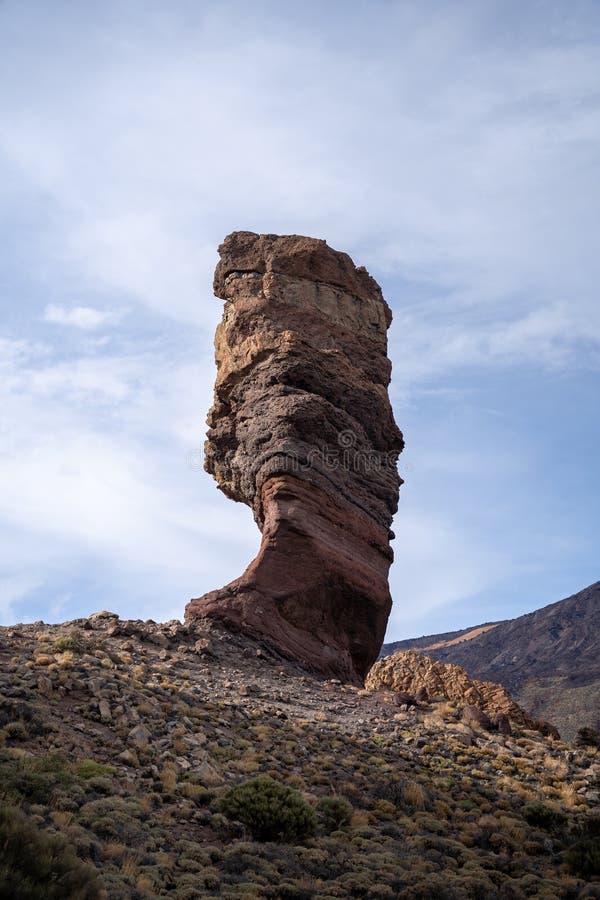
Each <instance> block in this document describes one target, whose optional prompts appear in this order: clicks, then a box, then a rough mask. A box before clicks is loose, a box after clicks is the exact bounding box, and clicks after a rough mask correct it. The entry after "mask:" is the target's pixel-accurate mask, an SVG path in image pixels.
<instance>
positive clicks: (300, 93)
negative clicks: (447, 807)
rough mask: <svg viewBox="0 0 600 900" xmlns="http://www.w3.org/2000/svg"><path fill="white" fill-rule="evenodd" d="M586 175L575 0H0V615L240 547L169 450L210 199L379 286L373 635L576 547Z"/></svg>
mask: <svg viewBox="0 0 600 900" xmlns="http://www.w3.org/2000/svg"><path fill="white" fill-rule="evenodd" d="M599 208H600V5H599V4H598V3H597V2H578V0H572V2H570V3H568V4H567V3H563V2H550V0H530V2H529V3H526V4H522V3H512V2H510V0H503V2H495V0H486V2H484V3H482V2H480V0H477V2H460V0H457V2H442V0H440V2H433V0H431V2H430V0H420V2H409V0H406V2H398V0H369V2H361V0H353V2H352V3H348V2H341V0H330V2H328V3H322V2H319V3H316V2H312V0H306V2H303V3H302V4H291V3H290V4H287V3H281V2H263V0H254V2H253V3H251V4H249V3H245V2H228V0H225V2H221V0H219V2H216V0H215V2H209V0H206V2H202V0H171V2H169V3H165V2H158V0H144V2H136V0H104V2H103V3H101V4H99V3H91V2H88V3H81V2H75V0H71V2H68V0H55V2H53V3H52V4H49V3H46V2H43V0H0V246H1V249H0V307H1V317H0V622H1V623H4V624H10V623H13V622H16V621H36V620H40V619H43V620H44V621H47V622H52V621H63V620H67V619H73V618H76V617H79V616H85V615H89V614H91V613H92V612H94V611H97V610H100V609H110V610H112V611H115V612H117V613H119V614H120V615H121V616H122V617H124V618H125V617H131V618H143V619H147V618H152V619H154V620H156V621H164V620H167V619H171V618H182V617H183V610H184V606H185V604H186V602H187V601H188V600H189V599H190V598H191V597H198V596H201V595H202V594H203V593H205V592H206V591H208V590H212V589H215V588H218V587H221V586H222V585H224V584H225V583H227V582H228V581H230V580H232V579H233V578H235V577H236V576H237V575H239V574H240V573H241V572H242V570H243V569H244V567H245V566H246V564H247V563H248V562H249V561H250V560H251V559H252V557H253V556H254V554H255V552H256V550H257V549H258V546H259V538H260V535H259V533H258V530H257V528H256V526H255V524H254V522H253V520H252V515H251V512H250V510H249V509H248V508H246V507H245V506H243V505H240V504H235V503H233V502H232V501H230V500H228V499H227V498H225V497H224V496H223V495H222V494H221V493H220V492H219V491H218V490H217V488H216V485H215V483H214V482H213V480H212V479H211V477H210V476H209V475H208V474H206V473H205V472H203V470H202V459H201V455H202V454H201V448H202V444H203V440H204V432H205V430H206V426H205V416H206V412H207V410H208V408H209V406H210V403H211V398H212V391H213V382H214V363H213V346H212V342H213V335H214V329H215V327H216V325H217V323H218V321H219V318H220V315H221V308H222V304H221V302H220V301H218V300H216V299H215V298H214V297H213V296H212V274H213V270H214V266H215V264H216V262H217V258H218V257H217V250H216V248H217V246H218V244H219V243H220V242H221V241H222V239H223V238H224V237H225V235H226V234H228V233H229V232H231V231H233V230H250V231H256V232H274V233H280V234H290V233H298V234H307V235H311V236H315V237H321V238H325V239H326V240H327V242H328V243H329V244H330V245H331V246H332V247H334V248H336V249H339V250H344V251H346V252H348V253H350V255H351V256H352V258H353V259H354V261H355V263H356V264H357V265H365V266H366V267H367V269H368V270H369V272H370V273H371V274H372V275H373V276H374V277H375V278H376V279H377V280H378V281H379V283H380V284H381V285H382V288H383V290H384V294H385V296H386V298H387V300H388V302H389V303H390V305H391V307H392V309H393V314H394V320H393V323H392V326H391V329H390V332H389V352H390V358H391V359H392V363H393V378H392V384H391V387H390V395H391V398H392V402H393V406H394V411H395V416H396V419H397V421H398V424H399V425H400V427H401V429H402V430H403V432H404V435H405V440H406V449H405V451H404V453H403V454H402V456H401V458H400V464H399V468H400V472H401V475H402V477H403V478H404V479H405V484H404V485H403V487H402V490H401V497H400V505H399V510H398V513H397V515H396V518H395V521H394V531H395V533H396V540H395V542H394V552H395V562H394V564H393V566H392V569H391V572H390V586H391V591H392V596H393V600H394V607H393V611H392V615H391V617H390V622H389V627H388V632H387V639H388V640H398V639H401V638H405V637H412V636H419V635H423V634H433V633H437V632H441V631H446V630H452V629H456V628H462V627H466V626H468V625H475V624H479V623H480V622H484V621H496V620H499V619H505V618H510V617H513V616H516V615H520V614H522V613H524V612H528V611H531V610H533V609H535V608H538V607H540V606H543V605H545V604H547V603H551V602H554V601H556V600H559V599H561V598H562V597H565V596H568V595H570V594H572V593H575V592H576V591H577V590H579V589H581V588H583V587H584V586H586V585H587V584H589V583H591V582H594V581H596V580H597V579H598V578H599V577H600V574H599V570H598V557H599V554H598V549H599V548H598V542H599V534H600V511H599V510H600V503H599V502H598V500H599V494H600V475H599V467H598V452H597V448H598V446H599V445H600V400H599V391H598V370H599V368H600V302H599V296H598V285H599V284H600V244H599V241H598V224H597V220H598V209H599Z"/></svg>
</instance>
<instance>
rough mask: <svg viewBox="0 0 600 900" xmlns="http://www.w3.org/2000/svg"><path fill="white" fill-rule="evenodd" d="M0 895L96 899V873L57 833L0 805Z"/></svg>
mask: <svg viewBox="0 0 600 900" xmlns="http://www.w3.org/2000/svg"><path fill="white" fill-rule="evenodd" d="M0 851H1V855H0V897H10V898H11V900H65V898H67V897H68V898H69V900H97V898H100V897H101V895H102V894H101V886H100V882H99V880H98V874H97V872H96V871H95V870H94V869H92V868H91V867H90V866H88V865H85V864H84V863H82V862H81V861H80V860H78V859H77V857H76V855H75V853H74V851H73V849H72V848H71V847H69V846H68V844H67V843H66V842H65V841H64V839H63V838H62V837H60V836H59V835H49V834H46V833H44V832H43V831H38V830H37V829H36V828H35V826H34V825H33V824H32V823H31V822H29V821H28V820H27V818H26V817H25V816H24V815H23V813H22V812H21V811H20V810H18V809H14V808H12V807H9V806H2V807H0Z"/></svg>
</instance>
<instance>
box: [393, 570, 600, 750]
mask: <svg viewBox="0 0 600 900" xmlns="http://www.w3.org/2000/svg"><path fill="white" fill-rule="evenodd" d="M599 634H600V581H597V582H595V583H594V584H590V585H589V586H588V587H586V588H584V589H583V590H582V591H579V592H578V593H577V594H573V595H572V596H571V597H567V598H566V599H565V600H559V601H558V603H551V604H550V605H548V606H544V607H543V608H542V609H536V610H535V611H534V612H531V613H527V614H526V615H523V616H519V617H518V618H516V619H509V620H507V621H504V622H494V623H490V622H488V623H486V624H485V625H478V626H476V627H474V628H466V629H464V630H462V631H455V632H447V633H446V634H436V635H430V636H428V637H422V638H416V639H413V640H406V641H396V642H395V643H393V644H387V645H385V646H384V647H383V648H382V652H383V653H384V654H388V653H393V652H394V651H396V650H419V651H420V652H421V653H426V654H427V655H428V656H431V657H433V658H434V659H439V660H440V661H441V662H451V663H456V664H457V665H459V666H462V667H463V668H464V669H466V670H467V672H468V673H469V675H471V676H472V677H473V678H478V679H480V680H481V681H498V682H501V683H502V684H503V685H505V686H506V687H507V688H508V690H509V691H510V692H511V694H512V696H513V697H514V698H515V699H516V700H517V702H518V703H520V704H521V706H523V707H525V709H527V710H528V711H529V713H530V714H531V715H532V717H533V718H535V719H549V720H550V721H551V722H553V723H554V724H555V725H557V726H558V728H559V731H560V733H561V735H562V736H563V738H565V739H566V740H569V741H571V740H574V739H575V736H576V735H577V732H578V730H579V729H580V728H581V727H582V726H586V725H587V726H591V727H592V728H600V653H599V652H598V651H599V649H600V644H599V641H598V635H599ZM545 727H547V725H546V726H545Z"/></svg>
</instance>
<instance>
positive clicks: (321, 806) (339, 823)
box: [317, 796, 352, 834]
mask: <svg viewBox="0 0 600 900" xmlns="http://www.w3.org/2000/svg"><path fill="white" fill-rule="evenodd" d="M317 815H318V816H319V819H320V821H321V824H322V825H323V828H324V830H325V831H326V832H327V834H329V833H330V832H331V831H337V830H338V829H339V828H342V827H343V826H344V825H347V824H348V822H349V821H350V819H351V817H352V804H351V803H349V802H348V800H346V798H345V797H337V796H333V797H321V799H320V800H319V802H318V803H317Z"/></svg>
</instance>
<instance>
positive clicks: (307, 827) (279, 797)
mask: <svg viewBox="0 0 600 900" xmlns="http://www.w3.org/2000/svg"><path fill="white" fill-rule="evenodd" d="M221 809H222V810H223V812H224V813H225V815H226V816H227V817H228V818H229V819H232V820H233V821H236V822H242V823H243V824H244V825H245V826H246V827H247V828H248V829H249V830H250V832H251V833H252V835H253V837H255V838H256V840H258V841H283V842H285V843H297V842H299V841H302V840H305V838H307V837H310V836H311V835H312V834H314V832H315V827H316V817H315V812H314V810H313V808H312V807H311V806H310V804H308V803H307V802H306V801H305V800H304V799H303V798H302V796H301V795H300V794H299V793H298V792H297V791H294V790H292V788H289V787H286V786H285V785H283V784H280V783H279V782H277V781H275V779H273V778H270V777H269V776H267V775H261V776H259V777H258V778H253V779H252V780H251V781H247V782H245V783H244V784H241V785H238V786H237V787H234V788H231V790H229V791H228V792H227V793H226V794H225V796H224V797H223V799H222V801H221Z"/></svg>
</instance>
